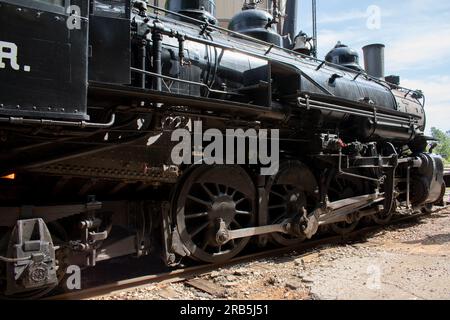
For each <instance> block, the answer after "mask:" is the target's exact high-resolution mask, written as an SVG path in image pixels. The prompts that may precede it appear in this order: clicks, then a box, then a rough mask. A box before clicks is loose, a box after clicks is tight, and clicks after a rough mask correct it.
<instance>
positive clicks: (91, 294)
mask: <svg viewBox="0 0 450 320" xmlns="http://www.w3.org/2000/svg"><path fill="white" fill-rule="evenodd" d="M449 207H450V205H447V206H445V207H439V208H437V209H436V210H434V211H433V213H438V212H440V211H442V210H445V209H447V208H449ZM425 216H429V214H424V213H421V214H414V215H399V216H398V217H397V218H395V219H394V220H392V221H391V223H389V224H388V225H385V226H379V225H376V226H368V227H364V228H361V229H358V230H356V231H354V232H352V233H350V234H348V235H346V236H331V237H325V238H322V239H318V240H311V241H307V242H304V243H301V244H297V245H294V246H289V247H283V248H277V249H273V250H269V251H265V252H260V253H255V254H250V255H246V256H242V257H237V258H234V259H232V260H230V261H227V262H224V263H217V264H208V265H200V266H194V267H188V268H184V269H177V270H173V271H170V272H164V273H159V274H152V275H147V276H142V277H137V278H133V279H126V280H122V281H116V282H113V283H109V284H106V285H100V286H96V287H92V288H87V289H83V290H81V291H73V292H69V293H64V294H58V295H55V296H51V297H47V298H44V299H43V300H85V299H90V298H95V297H99V296H104V295H107V294H112V293H119V292H122V291H126V290H130V289H134V288H138V287H142V286H147V285H149V284H152V283H174V282H183V281H187V280H189V279H192V278H194V277H197V276H200V275H204V274H207V273H209V272H212V271H214V270H217V269H218V268H223V267H230V266H233V265H237V264H241V263H247V262H252V261H255V260H259V259H264V258H275V257H278V256H282V255H284V254H287V253H292V252H294V251H296V252H298V251H308V250H311V249H315V248H317V247H320V246H323V245H329V244H342V243H347V242H349V241H355V240H358V239H362V238H363V237H364V236H366V235H370V234H371V233H373V232H376V231H380V230H383V229H385V228H387V227H390V226H393V225H398V224H400V223H405V222H408V221H412V220H414V219H419V218H422V217H425ZM310 254H311V253H305V254H303V255H299V256H298V257H299V258H302V257H305V256H308V255H310Z"/></svg>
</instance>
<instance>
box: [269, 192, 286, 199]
mask: <svg viewBox="0 0 450 320" xmlns="http://www.w3.org/2000/svg"><path fill="white" fill-rule="evenodd" d="M270 193H272V194H274V195H276V196H277V197H279V198H281V199H286V196H283V195H282V194H281V193H278V192H275V191H273V190H272V191H271V192H270Z"/></svg>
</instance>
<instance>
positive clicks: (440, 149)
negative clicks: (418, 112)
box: [431, 128, 450, 161]
mask: <svg viewBox="0 0 450 320" xmlns="http://www.w3.org/2000/svg"><path fill="white" fill-rule="evenodd" d="M431 135H432V136H433V138H435V139H436V140H437V141H438V146H437V147H436V149H434V152H435V153H437V154H440V155H441V156H442V157H444V158H445V159H446V160H447V161H448V160H450V135H449V132H447V133H445V132H444V131H441V130H439V129H437V128H431Z"/></svg>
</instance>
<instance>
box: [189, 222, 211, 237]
mask: <svg viewBox="0 0 450 320" xmlns="http://www.w3.org/2000/svg"><path fill="white" fill-rule="evenodd" d="M207 226H209V222H205V223H204V224H202V225H201V226H200V227H198V228H197V229H195V231H194V232H192V233H191V237H192V238H194V237H195V236H196V235H198V234H199V233H200V232H202V231H203V230H204V229H206V227H207Z"/></svg>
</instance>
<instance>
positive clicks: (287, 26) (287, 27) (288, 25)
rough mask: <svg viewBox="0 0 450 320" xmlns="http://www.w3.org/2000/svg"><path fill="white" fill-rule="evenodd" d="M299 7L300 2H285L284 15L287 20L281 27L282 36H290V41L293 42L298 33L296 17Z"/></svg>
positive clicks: (297, 18)
mask: <svg viewBox="0 0 450 320" xmlns="http://www.w3.org/2000/svg"><path fill="white" fill-rule="evenodd" d="M299 6H300V1H298V0H287V2H286V13H287V18H286V20H285V21H284V26H283V35H288V34H289V35H290V36H291V40H294V39H295V37H296V36H297V35H298V33H299V32H300V31H299V30H298V29H299V28H298V24H299V21H298V20H299V17H298V12H299V11H298V9H299Z"/></svg>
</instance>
